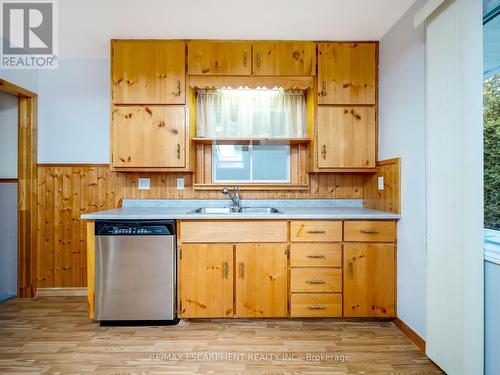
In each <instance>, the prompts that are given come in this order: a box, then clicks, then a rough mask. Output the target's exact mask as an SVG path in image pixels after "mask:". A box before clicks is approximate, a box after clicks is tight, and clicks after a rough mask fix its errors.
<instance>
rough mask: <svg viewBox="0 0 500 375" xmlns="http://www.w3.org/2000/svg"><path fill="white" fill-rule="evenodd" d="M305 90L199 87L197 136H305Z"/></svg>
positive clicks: (197, 96)
mask: <svg viewBox="0 0 500 375" xmlns="http://www.w3.org/2000/svg"><path fill="white" fill-rule="evenodd" d="M306 126H307V123H306V101H305V95H304V92H302V91H285V90H283V89H271V90H267V89H220V90H198V91H197V94H196V136H197V137H205V138H303V137H305V136H306Z"/></svg>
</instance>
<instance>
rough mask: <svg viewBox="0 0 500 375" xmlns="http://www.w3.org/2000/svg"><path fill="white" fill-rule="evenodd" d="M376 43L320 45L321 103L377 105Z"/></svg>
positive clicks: (319, 87)
mask: <svg viewBox="0 0 500 375" xmlns="http://www.w3.org/2000/svg"><path fill="white" fill-rule="evenodd" d="M376 71H377V45H376V43H366V42H365V43H319V44H318V95H319V98H318V104H375V99H376V95H375V92H376V76H377V74H376Z"/></svg>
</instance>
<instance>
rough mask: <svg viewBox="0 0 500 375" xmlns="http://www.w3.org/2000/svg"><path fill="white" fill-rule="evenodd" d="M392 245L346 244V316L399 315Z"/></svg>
mask: <svg viewBox="0 0 500 375" xmlns="http://www.w3.org/2000/svg"><path fill="white" fill-rule="evenodd" d="M395 252H396V250H395V246H394V245H393V244H372V243H365V244H345V245H344V316H348V317H393V316H395V315H396V309H395V304H396V263H395Z"/></svg>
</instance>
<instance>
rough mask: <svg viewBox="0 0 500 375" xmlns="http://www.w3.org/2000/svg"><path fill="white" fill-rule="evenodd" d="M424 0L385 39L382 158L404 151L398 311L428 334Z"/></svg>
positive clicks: (382, 55) (422, 333) (381, 87)
mask: <svg viewBox="0 0 500 375" xmlns="http://www.w3.org/2000/svg"><path fill="white" fill-rule="evenodd" d="M424 2H425V1H423V0H419V1H417V2H416V3H415V5H414V6H412V7H411V8H410V9H409V10H408V12H407V13H406V14H405V15H404V16H403V17H402V18H401V19H400V20H399V21H398V22H397V23H396V24H395V25H394V27H392V28H391V29H390V30H389V31H388V32H387V34H385V35H384V37H383V38H382V39H381V41H380V51H379V52H380V65H379V100H380V102H379V103H380V108H379V159H380V160H382V159H388V158H392V157H398V156H400V157H401V159H402V167H401V170H402V175H401V216H402V219H401V221H400V222H399V224H398V272H397V274H398V284H397V285H398V296H397V301H398V306H397V309H398V316H399V318H400V319H401V320H403V321H404V322H405V323H406V324H408V325H409V326H410V327H411V328H412V329H413V330H414V331H415V332H417V333H418V334H419V335H420V336H422V337H424V338H425V303H426V302H425V299H426V248H425V247H426V244H425V236H426V228H425V225H426V224H425V91H424V89H425V87H424V82H425V79H424V73H425V35H424V29H423V28H418V29H415V28H414V26H413V15H414V14H415V12H416V11H417V10H418V9H419V8H420V6H421V5H422V4H423V3H424Z"/></svg>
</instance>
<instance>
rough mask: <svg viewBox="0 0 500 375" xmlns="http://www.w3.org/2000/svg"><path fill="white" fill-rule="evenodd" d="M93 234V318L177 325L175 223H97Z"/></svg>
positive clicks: (171, 221) (169, 221) (103, 320)
mask: <svg viewBox="0 0 500 375" xmlns="http://www.w3.org/2000/svg"><path fill="white" fill-rule="evenodd" d="M95 234H96V252H95V319H96V320H100V321H101V323H103V322H106V321H108V323H109V322H117V323H118V322H121V323H125V322H135V323H138V322H139V321H143V322H144V321H147V322H151V321H157V322H160V321H161V323H173V324H175V323H177V321H178V320H177V314H176V289H177V288H176V266H175V265H176V246H175V245H176V236H175V221H174V220H161V221H160V220H147V221H128V220H127V221H97V222H96V225H95Z"/></svg>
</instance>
